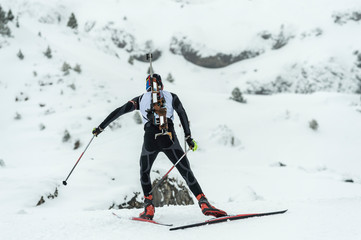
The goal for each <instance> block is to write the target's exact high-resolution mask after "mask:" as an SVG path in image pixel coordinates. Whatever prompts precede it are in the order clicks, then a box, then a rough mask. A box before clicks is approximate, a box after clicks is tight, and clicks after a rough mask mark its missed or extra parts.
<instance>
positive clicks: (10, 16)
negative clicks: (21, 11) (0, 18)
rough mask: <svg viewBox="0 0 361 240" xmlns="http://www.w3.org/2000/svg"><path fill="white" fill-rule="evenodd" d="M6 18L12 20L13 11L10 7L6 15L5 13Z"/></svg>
mask: <svg viewBox="0 0 361 240" xmlns="http://www.w3.org/2000/svg"><path fill="white" fill-rule="evenodd" d="M6 18H7V20H8V21H13V20H14V18H15V17H14V15H13V12H12V11H11V9H10V10H9V11H8V15H7V17H6Z"/></svg>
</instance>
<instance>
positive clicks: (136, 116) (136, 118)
mask: <svg viewBox="0 0 361 240" xmlns="http://www.w3.org/2000/svg"><path fill="white" fill-rule="evenodd" d="M133 119H134V121H135V123H136V124H142V123H143V121H142V116H141V115H140V113H139V112H138V111H137V112H135V113H134V115H133Z"/></svg>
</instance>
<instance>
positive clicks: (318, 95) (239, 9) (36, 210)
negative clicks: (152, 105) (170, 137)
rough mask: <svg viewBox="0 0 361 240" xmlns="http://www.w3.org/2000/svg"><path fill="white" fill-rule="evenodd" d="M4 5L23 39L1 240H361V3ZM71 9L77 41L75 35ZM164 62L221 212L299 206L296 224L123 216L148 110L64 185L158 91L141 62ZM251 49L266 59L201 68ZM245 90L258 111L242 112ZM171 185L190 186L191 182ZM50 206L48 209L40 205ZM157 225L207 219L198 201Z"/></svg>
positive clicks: (7, 74)
mask: <svg viewBox="0 0 361 240" xmlns="http://www.w3.org/2000/svg"><path fill="white" fill-rule="evenodd" d="M0 6H1V7H2V9H3V10H4V11H6V12H7V11H8V10H10V9H11V10H12V12H13V14H14V16H15V19H14V20H13V21H10V22H8V23H7V24H6V25H7V26H8V27H9V29H10V30H11V36H10V37H8V36H2V35H0V100H1V103H0V112H1V115H0V116H1V117H0V126H1V127H2V130H1V138H0V211H1V214H0V239H24V238H26V239H100V238H103V239H118V238H122V239H140V238H144V237H152V238H153V237H154V238H157V239H169V238H172V239H173V238H174V239H183V238H184V237H187V238H189V239H215V238H219V237H224V236H228V237H232V238H236V237H237V238H238V237H240V236H242V237H244V238H247V239H276V238H277V239H290V238H292V239H341V238H342V239H358V238H360V237H361V231H360V230H359V226H358V222H359V216H360V214H361V208H360V207H359V206H360V203H361V191H360V190H361V185H360V184H361V175H360V170H361V165H360V159H361V152H360V143H361V140H360V139H361V99H360V95H359V94H356V93H357V92H358V93H359V91H360V85H359V84H360V82H359V80H358V79H360V77H359V76H361V75H360V61H361V57H360V54H361V53H360V51H361V49H360V45H359V42H360V40H361V39H360V38H361V32H360V30H359V28H360V24H361V23H360V22H359V19H358V18H357V16H358V15H357V14H356V15H353V13H354V12H356V13H357V11H359V12H361V4H360V3H358V2H357V1H351V0H347V1H342V2H340V1H339V2H336V1H334V2H332V3H330V2H329V1H325V0H317V1H311V0H307V1H302V2H295V1H293V2H290V1H286V0H277V1H266V0H259V1H235V0H234V1H233V0H229V1H221V0H212V1H203V0H197V1H182V0H174V1H171V0H156V1H145V0H144V1H141V0H132V1H119V0H113V1H111V0H107V1H95V0H94V1H75V2H74V1H68V0H66V1H65V0H63V1H45V0H32V1H25V0H2V1H1V3H0ZM71 13H74V14H75V16H76V19H77V22H78V28H77V30H73V29H71V28H69V27H67V22H68V19H69V17H70V15H71ZM17 23H18V27H17V26H16V25H17ZM48 47H49V48H50V49H51V52H52V58H50V59H49V58H47V57H46V56H45V55H44V52H45V51H46V50H47V48H48ZM20 50H21V52H22V53H23V55H24V59H22V60H20V59H19V57H18V56H17V54H18V52H19V51H20ZM149 50H151V51H153V52H156V51H158V52H159V53H160V57H159V58H158V59H157V60H156V61H155V62H154V63H153V66H154V69H155V71H156V72H157V73H159V74H161V75H162V77H163V79H164V84H165V88H166V89H167V90H169V91H172V92H175V93H177V94H178V96H179V97H180V99H181V101H182V103H183V105H184V107H185V108H186V110H187V113H188V116H189V118H190V121H191V129H192V135H193V137H194V138H195V140H196V141H197V142H198V144H199V151H197V152H194V153H190V154H189V158H190V161H191V165H192V168H193V171H194V173H195V175H196V177H197V179H198V181H199V182H200V184H201V186H202V188H203V190H204V192H205V194H206V195H207V197H208V198H209V199H210V201H211V202H212V204H214V205H215V206H217V207H219V208H222V209H224V210H226V211H227V212H229V213H230V214H236V213H240V212H258V211H268V210H280V209H285V208H288V209H289V211H288V212H287V213H286V214H285V215H280V216H272V217H264V218H261V219H249V220H244V221H241V222H232V223H226V224H220V225H217V226H209V227H202V228H198V229H192V230H187V231H181V232H169V231H168V228H164V227H160V226H152V225H147V224H144V223H134V222H130V221H129V220H127V218H128V217H130V216H134V215H137V214H138V212H139V211H140V210H139V209H132V210H111V211H116V212H117V213H118V214H119V215H121V216H122V217H124V220H123V219H122V220H119V219H117V218H115V217H114V216H112V215H111V211H110V210H108V209H109V207H110V206H112V205H113V204H120V203H122V202H124V199H125V198H126V197H127V198H128V199H129V197H131V196H132V195H133V193H134V192H141V187H140V183H139V163H138V159H139V155H140V149H141V144H142V137H143V128H142V126H141V125H139V124H137V123H136V122H135V121H134V115H135V113H130V114H128V115H125V116H122V117H121V118H119V119H118V120H117V121H116V122H115V124H114V125H113V126H112V128H108V129H106V131H105V132H104V133H102V134H101V135H100V136H99V137H98V138H96V139H94V141H93V142H92V144H91V145H90V147H89V149H88V151H87V152H86V154H85V155H84V157H83V159H82V160H81V161H80V163H79V165H78V166H77V168H76V169H75V171H74V173H73V175H72V176H71V177H70V179H69V181H68V186H66V187H65V186H62V185H61V181H62V180H64V179H65V178H66V176H67V174H68V173H69V171H70V170H71V168H72V167H73V165H74V164H75V162H76V160H77V159H78V157H79V156H80V154H81V153H82V151H83V150H84V148H85V146H86V144H87V143H88V142H89V140H90V139H91V137H92V135H91V130H92V128H93V127H95V126H98V124H99V123H100V122H101V121H102V120H103V119H104V118H105V117H106V116H107V115H108V114H109V113H110V112H111V111H112V110H114V109H115V108H117V107H119V106H121V105H123V104H124V103H125V102H127V101H128V100H130V99H132V98H133V97H135V96H137V95H140V94H141V93H142V92H143V91H144V87H145V86H144V85H145V82H144V80H145V77H146V75H147V74H146V72H147V69H148V64H147V63H145V62H142V61H139V60H136V59H134V58H139V56H142V54H144V53H146V52H147V51H149ZM246 50H247V51H248V50H249V51H251V52H257V53H258V54H256V55H254V56H253V55H252V57H249V58H245V59H243V60H241V61H235V62H234V63H233V64H230V65H227V66H225V67H222V68H205V67H201V66H199V64H204V63H206V64H210V62H211V63H214V62H212V61H214V59H215V58H214V56H218V57H219V58H221V57H220V56H223V57H224V56H226V55H227V56H232V57H231V59H232V58H233V59H236V57H237V56H238V54H240V53H242V52H244V51H246ZM194 51H196V52H197V54H195V56H196V57H195V58H194V55H192V53H194ZM189 54H190V55H189ZM217 54H220V55H217ZM190 56H191V57H190ZM249 56H250V55H249ZM140 60H141V59H140ZM64 63H67V64H69V65H70V67H71V69H69V70H68V72H67V71H63V70H62V68H63V67H64ZM197 64H198V65H197ZM76 65H79V66H80V69H81V71H80V73H79V72H77V71H75V70H74V69H76V68H75V66H76ZM168 74H171V75H172V77H173V78H174V82H169V81H167V80H166V78H167V76H168ZM235 87H239V88H240V89H241V90H242V91H243V93H244V97H245V98H246V100H247V103H246V104H242V103H239V102H235V101H233V100H230V97H231V92H232V90H233V89H234V88H235ZM255 92H257V93H276V94H273V95H255V94H253V93H255ZM247 93H248V94H247ZM295 93H309V94H295ZM310 93H311V94H310ZM312 120H315V121H316V122H317V123H318V129H317V130H313V129H311V128H310V126H309V125H310V122H311V121H312ZM178 124H179V120H178V119H176V125H178ZM66 132H67V133H69V135H70V138H69V139H68V140H67V141H64V136H65V135H66V134H65V133H66ZM177 132H178V137H179V138H180V139H182V138H183V133H182V129H181V128H177ZM78 141H80V147H79V148H77V149H76V150H74V149H73V148H74V145H75V143H76V142H78ZM170 167H171V164H170V162H169V161H168V160H167V158H166V157H165V155H159V157H158V159H157V161H156V162H155V164H154V167H153V168H154V170H158V171H160V173H161V174H164V173H165V172H167V170H168V169H169V168H170ZM158 176H159V175H158V174H156V173H155V172H152V177H153V178H155V177H158ZM171 176H172V177H176V178H178V179H179V181H182V180H181V179H180V176H179V174H178V173H177V172H176V171H173V172H172V173H171ZM48 196H54V197H55V198H53V199H51V198H48ZM41 197H43V199H44V200H45V203H44V204H42V205H40V206H36V205H37V203H38V202H39V200H40V199H41ZM155 219H156V220H159V221H162V222H170V223H173V224H175V225H181V224H185V223H192V222H194V221H198V220H205V219H207V217H205V216H203V215H202V214H201V212H200V210H199V208H198V206H197V205H192V206H167V207H163V208H157V209H156V216H155ZM185 234H186V235H185Z"/></svg>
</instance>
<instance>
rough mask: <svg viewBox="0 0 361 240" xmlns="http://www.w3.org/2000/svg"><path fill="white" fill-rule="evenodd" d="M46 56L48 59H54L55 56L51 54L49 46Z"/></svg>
mask: <svg viewBox="0 0 361 240" xmlns="http://www.w3.org/2000/svg"><path fill="white" fill-rule="evenodd" d="M44 55H45V56H46V57H47V58H49V59H50V58H52V57H53V55H52V54H51V49H50V47H49V46H48V48H47V49H46V51H45V52H44Z"/></svg>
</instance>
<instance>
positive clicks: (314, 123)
mask: <svg viewBox="0 0 361 240" xmlns="http://www.w3.org/2000/svg"><path fill="white" fill-rule="evenodd" d="M308 125H309V127H310V128H311V129H312V130H314V131H317V129H318V122H317V121H316V120H315V119H312V120H311V121H310V122H309V123H308Z"/></svg>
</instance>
